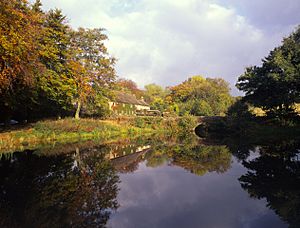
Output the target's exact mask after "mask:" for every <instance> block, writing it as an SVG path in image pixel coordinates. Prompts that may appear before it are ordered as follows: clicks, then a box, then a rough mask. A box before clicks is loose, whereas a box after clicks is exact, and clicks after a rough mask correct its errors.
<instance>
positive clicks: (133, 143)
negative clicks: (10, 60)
mask: <svg viewBox="0 0 300 228" xmlns="http://www.w3.org/2000/svg"><path fill="white" fill-rule="evenodd" d="M229 141H230V142H222V143H216V142H214V143H210V142H207V141H203V140H201V139H199V138H197V137H196V136H189V137H187V136H185V137H181V138H174V137H152V138H143V139H141V138H138V139H132V140H122V141H117V142H114V143H107V144H99V143H97V142H96V141H87V142H82V143H74V144H67V145H52V146H48V147H43V148H39V149H36V150H28V151H23V152H15V153H11V154H2V155H1V161H0V227H130V228H131V227H247V228H248V227H255V228H257V227H270V228H271V227H272V228H274V227H300V216H299V215H300V153H299V148H300V146H299V145H300V144H299V142H300V141H299V140H297V139H290V140H284V141H282V140H274V141H271V142H264V141H263V140H262V141H263V142H261V143H259V144H258V143H256V144H252V143H251V142H249V141H247V140H240V139H231V140H229Z"/></svg>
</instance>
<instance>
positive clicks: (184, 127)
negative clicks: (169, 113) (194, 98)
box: [178, 114, 197, 133]
mask: <svg viewBox="0 0 300 228" xmlns="http://www.w3.org/2000/svg"><path fill="white" fill-rule="evenodd" d="M178 126H179V127H180V128H181V132H185V133H186V132H188V131H192V130H193V129H194V128H195V127H196V126H197V120H196V118H195V117H194V116H191V115H188V114H187V115H184V116H182V117H180V118H179V120H178Z"/></svg>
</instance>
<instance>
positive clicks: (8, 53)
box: [0, 0, 41, 120]
mask: <svg viewBox="0 0 300 228" xmlns="http://www.w3.org/2000/svg"><path fill="white" fill-rule="evenodd" d="M39 21H40V19H39V14H37V13H36V12H35V11H34V10H32V9H31V8H30V6H29V4H28V2H27V1H26V0H18V1H17V0H1V1H0V98H1V99H0V115H1V116H2V117H3V118H4V119H6V120H9V119H10V118H11V117H12V115H13V113H14V112H16V111H20V110H21V111H20V112H26V111H27V109H29V108H30V105H32V104H33V103H34V97H35V96H36V93H35V91H34V90H33V89H32V88H33V87H34V85H35V81H36V78H35V73H36V72H37V71H38V70H39V69H40V67H41V64H40V62H39V59H38V56H39V43H38V39H39V37H40V35H39V34H40V33H39V32H40V30H41V27H40V24H39Z"/></svg>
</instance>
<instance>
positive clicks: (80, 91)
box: [69, 28, 116, 118]
mask: <svg viewBox="0 0 300 228" xmlns="http://www.w3.org/2000/svg"><path fill="white" fill-rule="evenodd" d="M105 40H107V36H106V35H105V34H104V33H103V29H84V28H79V29H78V30H77V31H73V32H72V34H71V49H72V50H73V57H72V59H71V60H70V61H69V66H70V68H71V72H72V75H73V78H74V80H75V91H76V92H75V94H76V95H75V101H76V104H77V109H76V113H75V118H79V113H80V110H81V106H82V103H83V102H86V101H88V99H89V98H90V97H94V98H95V95H96V94H97V93H99V91H101V93H102V94H105V93H107V92H108V91H107V90H108V89H109V88H111V87H112V85H113V83H114V82H115V78H116V74H115V69H114V64H115V61H116V60H115V58H112V57H110V56H109V54H108V52H107V49H106V47H105V45H104V41H105Z"/></svg>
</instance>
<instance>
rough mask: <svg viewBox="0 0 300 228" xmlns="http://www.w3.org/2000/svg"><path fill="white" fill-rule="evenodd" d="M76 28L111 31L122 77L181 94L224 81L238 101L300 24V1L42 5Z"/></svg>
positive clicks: (98, 0) (106, 0)
mask: <svg viewBox="0 0 300 228" xmlns="http://www.w3.org/2000/svg"><path fill="white" fill-rule="evenodd" d="M42 4H43V9H45V10H49V9H51V8H59V9H62V11H63V13H64V14H65V15H66V16H67V19H68V22H69V24H70V25H71V26H72V27H73V28H74V29H76V28H78V27H85V28H104V29H106V34H107V35H108V37H109V41H108V42H107V47H108V50H109V52H110V54H111V55H113V56H114V57H116V58H117V59H118V62H117V64H116V70H117V74H118V76H119V77H122V78H127V79H131V80H133V81H135V82H136V83H137V84H138V86H139V87H140V88H143V86H144V85H146V84H149V83H156V84H159V85H161V86H173V85H176V84H179V83H181V82H183V81H184V80H186V79H187V78H188V77H191V76H193V75H202V76H204V77H211V78H215V77H221V78H224V79H225V80H226V81H228V82H229V83H230V85H231V88H232V94H233V95H238V94H240V93H239V92H238V90H237V89H236V88H235V86H234V85H235V83H236V81H237V78H238V77H239V76H240V75H241V74H242V73H243V72H244V70H245V68H246V67H248V66H253V65H259V64H260V63H261V59H263V58H264V57H266V56H267V55H268V53H269V51H270V50H272V49H273V48H274V47H276V46H279V45H280V43H281V41H282V39H283V37H286V36H288V35H289V34H290V33H291V32H292V31H293V30H294V29H295V28H296V26H297V25H298V24H300V23H299V22H300V14H299V12H300V2H299V0H263V1H262V0H251V1H249V0H226V1H224V0H84V1H82V0H60V1H54V0H42Z"/></svg>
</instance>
